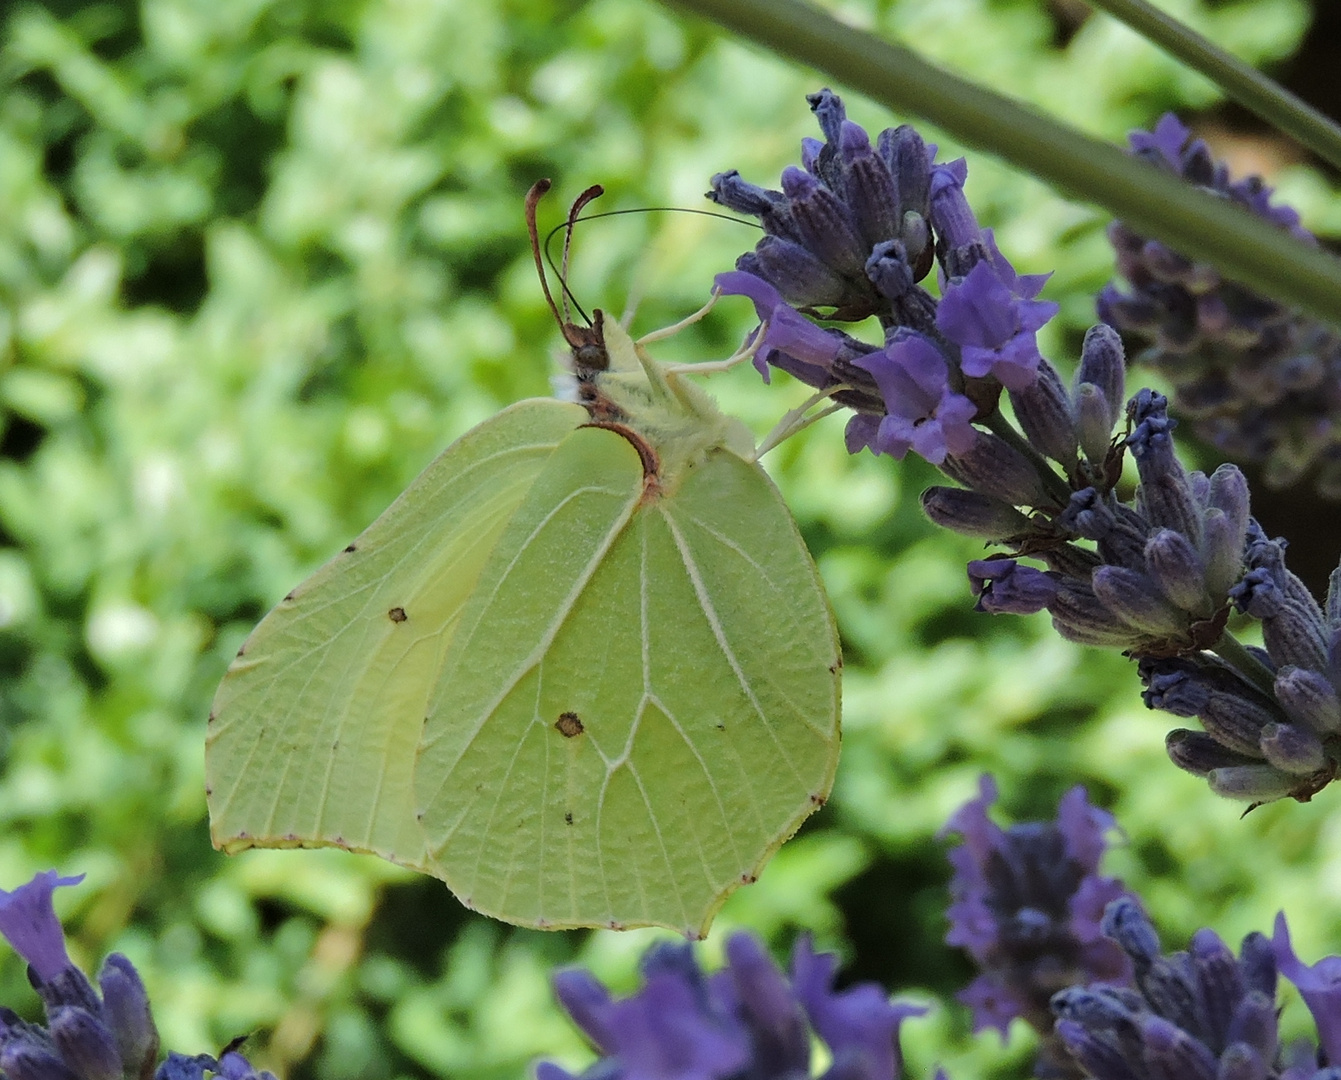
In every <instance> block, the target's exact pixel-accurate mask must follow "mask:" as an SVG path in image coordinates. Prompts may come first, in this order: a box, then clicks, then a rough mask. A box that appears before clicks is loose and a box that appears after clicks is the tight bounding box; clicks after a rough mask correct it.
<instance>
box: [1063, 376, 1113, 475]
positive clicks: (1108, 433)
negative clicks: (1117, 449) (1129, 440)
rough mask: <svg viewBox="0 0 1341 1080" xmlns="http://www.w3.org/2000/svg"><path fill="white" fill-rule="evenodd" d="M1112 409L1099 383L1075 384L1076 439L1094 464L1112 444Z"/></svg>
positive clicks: (1106, 454) (1104, 456)
mask: <svg viewBox="0 0 1341 1080" xmlns="http://www.w3.org/2000/svg"><path fill="white" fill-rule="evenodd" d="M1111 411H1112V410H1111V409H1110V408H1109V405H1108V400H1107V399H1106V398H1105V397H1104V395H1103V391H1102V390H1100V389H1099V388H1098V387H1097V386H1095V385H1093V384H1092V383H1081V384H1080V385H1079V386H1077V387H1076V389H1075V392H1074V394H1073V395H1072V400H1071V416H1072V422H1073V423H1074V424H1075V429H1076V441H1077V442H1078V443H1079V444H1080V449H1081V451H1082V452H1083V453H1084V455H1085V457H1086V458H1087V459H1088V460H1089V461H1090V462H1092V463H1094V464H1095V465H1099V464H1102V463H1103V461H1104V460H1105V459H1107V457H1108V452H1109V449H1110V448H1111V447H1112V445H1113V425H1112V424H1111V423H1109V422H1108V417H1109V414H1110V413H1111Z"/></svg>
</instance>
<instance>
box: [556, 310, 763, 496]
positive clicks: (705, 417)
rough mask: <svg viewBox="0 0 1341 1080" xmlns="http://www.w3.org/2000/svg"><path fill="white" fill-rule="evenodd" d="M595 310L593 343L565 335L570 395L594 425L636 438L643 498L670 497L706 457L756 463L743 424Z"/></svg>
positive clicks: (752, 441)
mask: <svg viewBox="0 0 1341 1080" xmlns="http://www.w3.org/2000/svg"><path fill="white" fill-rule="evenodd" d="M595 315H596V316H597V318H596V320H595V324H594V326H593V327H591V328H587V332H588V333H590V332H591V331H593V330H595V331H597V332H598V333H600V334H601V341H600V343H599V347H597V345H596V343H595V342H587V341H583V342H581V343H578V342H575V341H574V340H573V338H572V337H569V343H570V345H572V346H573V361H572V363H573V374H574V378H575V382H576V391H577V393H576V397H577V400H578V402H579V403H580V404H582V405H584V406H585V407H586V409H587V411H588V413H589V414H590V415H591V420H592V423H593V424H597V425H600V426H602V427H608V428H611V429H612V430H615V431H617V432H619V433H620V434H621V435H623V436H624V437H625V438H627V439H629V441H630V442H633V443H634V447H635V449H637V450H638V452H639V456H640V457H641V458H642V461H643V471H644V473H645V474H646V479H647V482H648V491H649V495H656V496H661V497H665V496H669V495H671V494H673V493H674V492H675V491H676V490H677V489H678V487H679V485H680V484H681V483H682V482H683V480H684V477H685V476H686V475H687V474H688V473H689V472H690V471H691V470H692V469H694V468H695V467H697V466H698V465H700V464H701V463H702V462H703V461H705V460H706V459H707V458H708V457H709V456H710V455H711V454H714V453H720V452H724V451H725V452H729V453H733V454H735V455H736V456H737V457H740V458H743V459H744V460H747V461H753V460H754V436H753V435H752V434H751V433H750V431H749V429H748V428H747V427H745V425H744V424H742V423H741V422H740V421H739V420H737V419H735V418H734V417H729V416H726V415H724V414H723V413H722V412H721V411H720V410H719V409H718V408H717V405H716V403H715V402H714V401H713V400H712V398H711V397H710V396H709V395H708V394H707V393H705V392H704V391H703V390H701V389H700V388H699V387H697V386H694V385H693V384H691V383H689V382H687V381H686V380H684V379H683V378H681V377H680V376H678V375H676V374H673V373H670V372H667V371H666V370H665V368H664V366H663V365H662V364H661V363H659V362H658V361H656V360H654V359H652V358H651V357H650V356H648V355H647V353H646V352H645V351H644V350H643V349H642V348H641V347H640V346H639V345H638V344H637V343H636V342H635V341H634V340H633V339H632V338H630V337H629V335H628V333H627V332H626V331H625V330H624V328H623V327H622V326H620V325H619V324H618V323H614V322H610V323H605V322H604V320H602V319H601V318H600V315H601V313H600V312H599V311H597V312H596V313H595ZM566 329H567V328H566ZM640 443H641V444H642V445H639V444H640Z"/></svg>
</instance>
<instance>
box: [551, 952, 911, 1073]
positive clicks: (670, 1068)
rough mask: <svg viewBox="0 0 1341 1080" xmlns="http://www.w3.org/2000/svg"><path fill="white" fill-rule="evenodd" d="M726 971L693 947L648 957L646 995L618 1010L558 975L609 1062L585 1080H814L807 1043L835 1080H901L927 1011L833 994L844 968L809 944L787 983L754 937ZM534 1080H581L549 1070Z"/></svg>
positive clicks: (621, 1003)
mask: <svg viewBox="0 0 1341 1080" xmlns="http://www.w3.org/2000/svg"><path fill="white" fill-rule="evenodd" d="M726 954H727V967H726V968H725V969H724V970H722V971H719V972H717V973H716V974H714V975H711V976H707V975H704V973H703V972H702V971H701V970H700V969H699V967H698V965H697V964H696V963H695V961H694V954H693V949H692V947H691V946H689V945H687V944H667V943H661V944H657V945H654V946H652V948H651V949H649V950H648V952H647V953H646V955H645V956H644V957H643V962H642V971H643V986H642V988H641V989H640V990H639V991H638V992H637V993H636V994H633V995H632V996H631V997H628V998H624V999H622V1000H616V999H613V998H612V997H611V996H610V995H609V993H608V992H607V991H606V990H605V988H604V987H603V986H601V985H600V983H598V982H597V981H596V980H595V979H593V978H592V977H591V976H590V975H589V974H588V973H587V972H585V971H581V970H578V969H567V970H563V971H559V972H558V973H557V974H556V975H555V976H554V987H555V992H556V993H557V995H558V997H559V1001H560V1002H561V1003H562V1005H563V1006H564V1008H565V1009H566V1010H567V1011H568V1014H569V1015H570V1016H571V1017H572V1018H573V1020H574V1022H576V1023H577V1025H578V1026H579V1027H580V1028H581V1029H582V1031H583V1032H584V1033H585V1034H586V1035H587V1037H588V1038H589V1039H590V1040H591V1041H592V1044H593V1045H594V1046H595V1047H596V1049H597V1050H598V1051H599V1052H600V1053H601V1054H602V1057H601V1059H600V1060H599V1061H597V1062H596V1063H595V1064H594V1065H592V1066H591V1067H590V1068H588V1069H587V1070H585V1071H584V1072H583V1073H581V1077H582V1080H728V1078H730V1080H746V1078H748V1080H792V1078H795V1077H808V1076H809V1075H810V1039H811V1036H810V1033H811V1031H814V1032H815V1034H817V1035H818V1036H819V1037H820V1038H821V1039H822V1040H823V1041H824V1043H825V1044H826V1045H827V1046H828V1048H829V1051H830V1053H831V1054H832V1057H833V1064H832V1065H831V1067H830V1068H829V1069H828V1071H827V1072H825V1073H824V1077H825V1078H827V1080H893V1078H894V1077H897V1076H899V1075H900V1073H901V1071H902V1067H903V1066H902V1059H901V1056H900V1053H899V1044H898V1033H899V1026H900V1024H901V1023H902V1022H903V1020H905V1019H906V1018H907V1017H909V1016H917V1015H920V1014H921V1013H922V1012H924V1011H925V1010H923V1009H920V1008H918V1007H916V1006H912V1005H898V1004H893V1003H891V1002H890V1001H889V999H888V998H887V997H886V996H885V993H884V991H882V990H881V989H880V988H879V987H877V986H875V985H874V984H869V983H867V984H861V985H858V986H854V987H851V988H849V989H847V990H844V991H841V992H835V991H834V990H833V988H832V984H833V977H834V974H835V971H836V969H837V967H838V962H837V959H836V958H835V957H833V956H831V955H829V954H827V953H815V952H814V951H813V950H812V948H811V946H810V942H809V940H808V939H805V938H802V939H801V940H800V941H798V942H797V945H796V948H795V950H794V951H793V953H792V975H791V979H790V981H789V980H788V979H787V977H786V976H785V975H783V973H782V972H781V971H779V970H778V968H777V967H776V966H775V965H774V963H773V961H772V960H771V959H769V957H768V954H767V953H766V952H765V951H764V950H763V948H762V946H761V945H760V944H759V943H758V942H757V941H756V940H755V939H754V938H752V937H751V936H750V935H748V934H736V935H735V936H733V937H732V938H730V939H729V940H728V942H727V945H726ZM536 1078H537V1080H574V1077H573V1074H571V1073H569V1072H567V1071H566V1070H564V1069H562V1068H560V1067H559V1066H558V1065H554V1064H553V1063H550V1062H542V1063H541V1064H540V1066H539V1067H538V1068H537V1070H536Z"/></svg>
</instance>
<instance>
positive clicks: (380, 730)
mask: <svg viewBox="0 0 1341 1080" xmlns="http://www.w3.org/2000/svg"><path fill="white" fill-rule="evenodd" d="M585 417H586V413H585V412H584V410H582V409H581V408H580V407H578V406H576V405H571V404H564V403H561V402H557V401H543V400H539V401H526V402H521V403H520V404H518V405H514V406H512V407H511V408H509V409H507V410H505V411H504V412H502V413H500V414H499V415H498V416H496V417H494V418H493V419H491V420H489V421H487V422H485V423H484V424H482V425H480V426H479V427H477V428H475V429H474V430H473V431H471V432H470V433H469V434H467V435H466V436H464V437H463V438H462V439H461V440H459V441H458V442H456V443H454V444H453V445H452V446H451V447H449V448H448V449H447V450H446V451H445V452H444V453H443V454H442V455H441V456H440V457H438V459H437V460H436V461H434V462H433V463H432V464H431V465H430V466H429V467H428V468H427V469H426V470H425V471H424V472H423V473H422V474H421V475H420V476H419V477H418V478H417V479H416V480H415V481H414V482H413V483H412V484H411V485H410V487H409V488H408V489H407V490H406V491H405V492H404V494H402V495H401V496H400V498H398V499H397V500H396V502H395V503H393V504H392V505H391V507H389V508H388V509H387V511H386V512H385V513H384V514H383V515H382V516H381V517H379V518H378V519H377V521H375V522H374V523H373V524H372V525H371V526H370V527H369V528H368V529H367V530H366V531H365V532H364V533H363V535H361V536H360V537H359V538H358V539H357V540H356V541H355V542H354V543H353V544H352V545H350V546H349V547H348V548H347V549H346V550H345V551H343V552H341V553H340V554H339V555H337V556H336V557H335V558H334V559H332V560H331V561H330V562H329V563H327V564H326V565H325V566H324V567H322V568H321V569H320V570H318V571H317V572H316V574H314V575H313V576H312V577H311V578H309V579H308V580H307V581H305V582H304V583H303V584H302V585H300V586H299V587H298V588H297V589H295V590H294V591H293V593H291V594H290V595H289V596H288V597H287V598H286V599H285V600H284V601H283V602H282V603H280V605H279V606H278V607H276V608H275V610H274V611H272V612H271V613H270V614H269V615H268V616H266V618H265V619H264V621H262V622H261V624H260V625H259V626H258V627H257V628H256V630H255V631H254V632H253V633H252V634H251V636H250V637H249V638H248V639H247V642H246V643H245V644H244V646H243V648H242V650H241V651H240V652H239V654H238V657H237V659H236V660H235V661H234V663H233V664H232V666H231V667H230V668H229V671H228V674H227V676H226V677H225V678H224V681H223V683H222V684H221V685H220V687H219V690H218V693H217V695H216V697H215V701H214V706H213V708H212V710H211V718H210V726H209V736H208V740H207V745H206V783H207V786H208V787H207V790H208V795H209V805H210V822H211V826H210V827H211V832H212V835H213V838H214V842H215V844H216V845H217V846H220V847H223V848H224V849H225V850H228V851H237V850H241V849H243V848H247V847H292V846H307V847H318V846H337V847H343V848H348V849H351V850H356V851H367V852H372V853H374V854H377V855H381V856H382V857H384V858H387V859H391V860H392V861H395V862H399V863H403V864H405V865H408V866H411V867H414V868H416V869H421V870H431V864H430V860H429V859H428V858H427V853H426V851H425V845H424V838H423V833H422V831H421V829H420V828H419V825H418V822H417V821H416V819H415V814H414V809H415V807H414V798H413V783H412V772H413V762H414V755H415V752H416V749H417V746H418V743H419V739H420V735H421V729H422V726H423V721H424V717H425V715H426V712H427V705H428V702H429V699H430V697H431V696H432V694H433V690H434V687H435V686H436V684H437V680H438V677H439V673H440V671H441V668H442V664H443V657H444V655H445V654H446V652H447V650H448V648H449V646H450V644H451V641H452V638H453V635H454V632H455V630H456V626H457V622H458V618H459V616H460V614H461V611H462V608H463V605H464V604H465V601H466V600H467V599H468V597H469V596H470V595H471V593H472V591H473V589H474V585H475V581H476V578H477V577H478V575H479V572H480V570H481V568H482V567H483V566H484V564H485V562H486V560H487V558H488V555H489V553H490V551H491V550H492V548H493V546H494V544H495V543H496V542H497V540H498V538H499V536H500V535H501V534H502V533H503V531H504V529H505V527H506V525H507V522H508V521H509V519H510V518H511V516H512V514H513V512H514V511H515V510H516V508H517V506H518V505H519V504H520V503H521V502H522V500H523V498H524V497H525V496H526V494H527V492H528V490H529V489H530V487H531V485H532V484H533V483H534V481H535V479H536V477H537V476H538V475H539V474H540V472H541V470H542V469H543V467H544V464H545V462H546V461H547V460H548V458H549V457H550V456H551V455H552V454H553V453H554V451H555V449H556V447H557V446H559V445H560V443H561V442H562V440H563V439H564V438H565V437H566V436H567V435H568V434H569V433H570V432H571V431H572V430H573V429H574V428H575V427H576V426H577V425H579V424H580V423H582V421H583V420H584V419H585Z"/></svg>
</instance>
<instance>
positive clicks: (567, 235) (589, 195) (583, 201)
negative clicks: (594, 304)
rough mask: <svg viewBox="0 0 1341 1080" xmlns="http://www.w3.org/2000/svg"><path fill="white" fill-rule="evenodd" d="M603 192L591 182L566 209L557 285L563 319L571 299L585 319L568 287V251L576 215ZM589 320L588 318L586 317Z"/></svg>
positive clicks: (566, 315) (601, 188)
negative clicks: (566, 218) (561, 303)
mask: <svg viewBox="0 0 1341 1080" xmlns="http://www.w3.org/2000/svg"><path fill="white" fill-rule="evenodd" d="M604 194H605V188H603V187H601V185H600V184H592V185H591V187H589V188H587V190H586V191H584V192H582V194H581V195H579V196H578V197H577V198H576V199H574V200H573V205H572V207H571V208H570V209H569V211H568V221H567V222H566V224H565V225H564V230H563V255H562V257H561V258H560V260H559V285H560V287H561V288H562V290H563V291H562V292H561V293H560V296H559V299H560V300H561V301H562V302H563V315H564V321H565V322H567V321H570V320H569V312H568V301H569V299H571V300H572V301H573V307H575V308H576V309H577V313H578V314H579V315H581V316H582V318H584V319H587V313H586V312H585V311H583V310H582V305H581V304H579V303H578V302H577V298H576V297H575V296H573V293H572V290H571V289H569V288H568V252H569V249H570V248H571V247H572V243H573V226H574V225H576V224H577V218H578V215H579V214H581V213H582V211H583V210H585V209H586V208H587V207H588V206H589V205H590V204H591V203H592V202H594V201H595V200H596V199H599V198H600V197H601V196H602V195H604ZM587 321H588V322H590V321H591V320H590V319H587Z"/></svg>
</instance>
